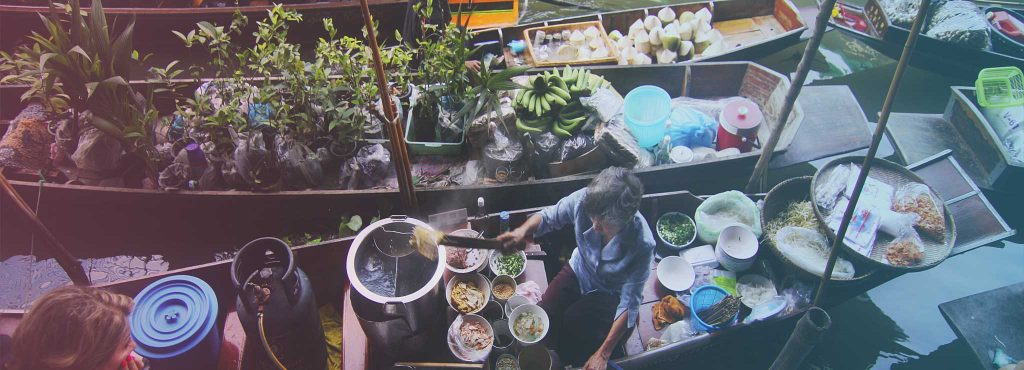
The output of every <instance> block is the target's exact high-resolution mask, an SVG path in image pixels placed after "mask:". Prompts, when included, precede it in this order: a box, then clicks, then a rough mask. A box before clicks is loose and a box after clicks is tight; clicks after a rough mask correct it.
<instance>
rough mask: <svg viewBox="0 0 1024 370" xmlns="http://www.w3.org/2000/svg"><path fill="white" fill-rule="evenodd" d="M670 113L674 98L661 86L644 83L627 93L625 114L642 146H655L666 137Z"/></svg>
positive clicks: (630, 128)
mask: <svg viewBox="0 0 1024 370" xmlns="http://www.w3.org/2000/svg"><path fill="white" fill-rule="evenodd" d="M670 113H672V98H670V97H669V96H668V93H667V92H665V90H663V89H662V88H660V87H657V86H651V85H643V86H640V87H637V88H635V89H633V91H630V92H629V94H626V100H625V103H624V105H623V116H624V118H625V121H626V126H627V127H629V131H630V132H632V133H633V137H635V138H636V141H637V143H638V144H640V147H642V148H650V147H652V146H655V145H657V144H658V142H660V141H661V139H662V138H664V137H665V133H667V132H668V127H667V126H666V123H667V122H668V116H669V114H670Z"/></svg>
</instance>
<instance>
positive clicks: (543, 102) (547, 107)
mask: <svg viewBox="0 0 1024 370" xmlns="http://www.w3.org/2000/svg"><path fill="white" fill-rule="evenodd" d="M551 96H552V95H551V94H545V95H544V99H541V100H540V104H541V106H542V107H543V108H544V112H547V111H550V110H551V103H549V102H548V100H549V99H551Z"/></svg>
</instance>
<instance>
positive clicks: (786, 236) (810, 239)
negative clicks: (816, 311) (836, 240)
mask: <svg viewBox="0 0 1024 370" xmlns="http://www.w3.org/2000/svg"><path fill="white" fill-rule="evenodd" d="M772 242H773V243H775V245H776V246H777V247H778V249H779V251H780V252H782V254H783V255H785V256H786V259H788V260H790V261H792V262H793V264H795V265H797V266H799V267H800V268H801V269H803V270H804V271H807V272H810V273H812V274H815V275H817V276H824V275H825V265H826V264H827V263H828V254H829V249H830V248H831V246H830V245H829V244H828V241H827V239H825V236H824V235H821V233H819V232H818V231H816V230H811V229H808V228H804V227H794V226H786V227H783V228H782V229H780V230H779V231H778V232H777V233H775V238H774V239H773V240H772ZM855 274H856V270H855V269H854V267H853V264H852V263H850V261H847V260H845V259H843V258H842V257H840V258H839V259H837V260H836V266H835V269H834V270H832V279H833V280H849V279H852V278H853V276H854V275H855Z"/></svg>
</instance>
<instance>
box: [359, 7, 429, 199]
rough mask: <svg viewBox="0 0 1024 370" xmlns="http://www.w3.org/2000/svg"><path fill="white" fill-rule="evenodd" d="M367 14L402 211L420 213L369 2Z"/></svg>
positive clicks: (365, 19) (367, 24) (367, 28)
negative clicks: (403, 209) (417, 211)
mask: <svg viewBox="0 0 1024 370" xmlns="http://www.w3.org/2000/svg"><path fill="white" fill-rule="evenodd" d="M359 4H360V6H361V7H362V10H363V23H364V24H365V25H366V42H367V43H368V44H369V46H370V51H371V53H372V54H373V69H374V71H375V72H376V74H377V88H378V89H380V99H381V103H382V104H383V106H384V117H385V118H387V120H388V123H387V129H388V135H390V141H391V159H392V162H393V163H395V171H396V172H397V173H398V192H399V194H400V195H399V196H400V198H401V201H402V207H404V208H405V209H406V210H407V211H416V210H417V209H418V208H419V204H418V202H417V200H416V188H415V187H414V185H413V183H412V165H411V164H410V163H409V148H408V147H407V146H406V144H405V133H404V132H403V131H404V130H403V129H402V126H401V122H398V114H397V110H396V107H395V104H394V102H393V101H392V100H391V90H389V89H388V83H387V75H386V74H384V63H383V62H381V59H380V46H378V45H377V30H375V29H374V27H373V17H372V16H371V15H370V6H369V5H368V4H367V0H359Z"/></svg>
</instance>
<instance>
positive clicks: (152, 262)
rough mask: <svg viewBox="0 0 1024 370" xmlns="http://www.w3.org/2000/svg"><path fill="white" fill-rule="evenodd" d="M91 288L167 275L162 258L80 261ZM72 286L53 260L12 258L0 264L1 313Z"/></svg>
mask: <svg viewBox="0 0 1024 370" xmlns="http://www.w3.org/2000/svg"><path fill="white" fill-rule="evenodd" d="M82 267H84V268H85V272H86V273H87V274H88V275H89V279H90V280H92V283H93V284H99V283H107V282H112V281H119V280H125V279H128V278H133V277H139V276H146V275H151V274H155V273H159V272H164V271H167V269H168V267H169V264H168V263H167V262H166V261H164V258H163V256H159V255H154V256H115V257H106V258H91V259H85V260H83V261H82ZM66 285H71V280H70V279H69V278H68V275H67V274H66V273H64V270H63V269H61V267H60V265H58V264H57V261H56V260H54V259H52V258H51V259H45V260H42V261H37V260H36V257H35V256H13V257H10V258H8V259H7V260H5V261H0V309H19V308H23V307H24V306H25V305H27V303H28V302H32V301H33V300H35V299H36V298H37V297H39V296H40V295H42V294H43V293H46V292H47V291H49V290H51V289H53V288H56V287H61V286H66Z"/></svg>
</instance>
